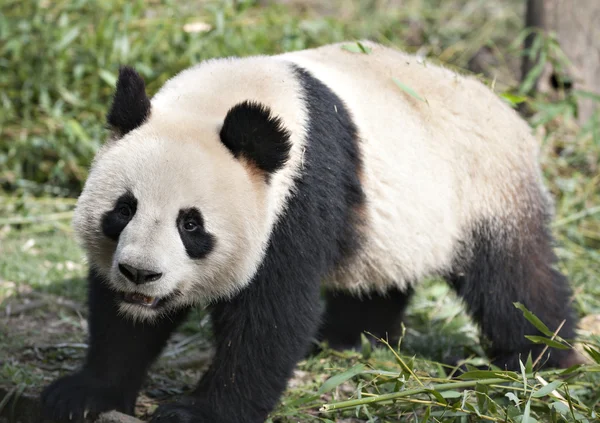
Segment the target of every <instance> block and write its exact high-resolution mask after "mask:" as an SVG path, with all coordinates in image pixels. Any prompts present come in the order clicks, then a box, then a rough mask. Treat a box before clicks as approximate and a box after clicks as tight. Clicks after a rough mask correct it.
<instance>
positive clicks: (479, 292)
mask: <svg viewBox="0 0 600 423" xmlns="http://www.w3.org/2000/svg"><path fill="white" fill-rule="evenodd" d="M536 201H537V204H540V202H539V201H541V200H536ZM528 219H529V221H522V222H520V228H519V230H518V233H517V232H515V233H509V232H505V231H503V230H500V229H498V228H505V227H506V222H492V221H481V222H479V223H477V224H476V225H475V226H474V227H473V228H472V233H471V236H470V238H469V240H468V241H466V242H465V251H463V252H462V254H459V255H458V256H457V259H456V265H455V271H454V273H453V274H452V275H450V276H449V277H448V280H449V282H450V283H451V285H452V286H453V287H454V288H455V289H456V291H457V293H458V294H459V295H460V296H461V297H462V298H463V299H464V300H465V302H466V305H467V308H468V310H469V312H470V313H471V314H472V315H473V317H474V318H475V320H476V321H477V322H478V323H479V325H480V327H481V331H482V333H483V335H484V336H485V337H486V338H487V340H489V341H490V343H491V347H490V348H489V351H488V354H489V356H490V357H491V358H492V360H493V363H494V364H495V365H497V366H499V367H501V368H508V369H512V370H518V369H519V359H521V360H522V361H523V362H525V361H527V356H528V354H529V353H530V352H531V354H532V358H533V360H535V359H536V358H537V356H538V355H539V354H540V353H541V351H542V350H543V348H544V345H539V344H538V345H534V344H532V343H530V342H529V341H528V340H527V339H526V338H525V335H541V334H540V333H538V331H537V329H535V327H534V326H533V325H531V324H530V323H529V322H528V321H527V320H526V319H525V318H524V317H523V314H522V312H521V311H520V310H518V309H516V308H515V307H514V305H513V303H515V302H520V303H522V304H524V305H525V307H527V309H529V310H530V311H531V312H533V313H534V314H535V315H536V316H537V317H539V318H540V319H541V320H542V321H543V322H544V323H545V324H546V325H547V326H548V328H549V329H550V330H551V331H555V330H556V329H557V328H558V326H559V325H560V323H561V322H562V321H563V320H565V321H566V322H565V324H564V325H563V327H562V329H561V330H560V332H559V335H560V336H561V337H563V338H566V339H572V338H574V337H575V326H576V319H575V317H574V313H573V309H572V307H571V304H570V301H571V294H572V293H571V289H570V288H569V284H568V282H567V280H566V278H565V277H564V276H563V275H562V274H561V273H560V272H559V271H558V270H556V269H555V268H554V265H555V264H556V256H555V255H554V252H553V251H552V237H551V235H550V233H549V230H548V226H547V221H548V217H547V216H545V215H544V214H543V213H542V212H531V213H530V214H529V217H528ZM571 354H572V351H565V350H555V349H550V350H549V351H548V353H547V354H546V355H545V357H544V359H543V360H541V363H542V364H545V365H547V366H549V367H565V366H566V365H567V366H568V363H569V359H570V357H572V355H571Z"/></svg>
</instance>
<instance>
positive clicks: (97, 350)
mask: <svg viewBox="0 0 600 423" xmlns="http://www.w3.org/2000/svg"><path fill="white" fill-rule="evenodd" d="M88 290H89V317H88V323H89V328H88V330H89V341H88V342H89V348H88V353H87V357H86V360H85V365H84V366H83V368H82V369H81V370H79V371H77V372H76V373H74V374H71V375H69V376H66V377H63V378H60V379H58V380H56V381H55V382H54V383H52V384H51V385H50V386H48V387H47V388H46V389H45V390H44V391H43V392H42V405H43V406H44V409H45V410H46V412H47V417H48V418H50V419H53V421H56V422H63V421H64V422H72V423H80V422H82V421H83V413H84V411H85V410H88V411H89V412H90V415H91V416H94V415H96V414H98V413H101V412H103V411H107V410H113V409H115V410H118V411H121V412H124V413H127V414H133V411H134V406H135V400H136V398H137V394H138V391H139V390H140V388H141V386H142V382H143V380H144V378H145V376H146V372H147V370H148V368H149V367H150V364H151V363H152V362H153V361H154V359H155V358H156V357H157V356H158V354H159V353H160V351H161V350H162V348H163V347H164V346H165V344H166V342H167V339H168V337H169V335H170V334H171V333H172V331H173V330H174V329H175V328H176V327H177V326H178V325H179V323H181V322H182V321H183V318H184V317H185V315H186V314H187V310H181V311H179V312H177V313H173V314H170V315H168V316H165V318H163V319H160V320H158V321H157V322H155V323H153V324H152V323H136V324H134V323H132V322H131V320H129V319H126V318H124V317H123V316H122V315H119V313H118V309H117V304H118V301H120V294H117V293H115V292H113V291H111V290H110V289H109V288H108V287H107V285H106V283H105V282H104V281H103V280H102V278H101V277H100V276H99V275H98V274H97V273H96V272H95V271H94V270H93V269H91V270H90V273H89V279H88ZM69 415H71V416H72V417H73V419H72V420H70V419H69Z"/></svg>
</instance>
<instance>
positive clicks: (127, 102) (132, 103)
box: [106, 66, 150, 136]
mask: <svg viewBox="0 0 600 423" xmlns="http://www.w3.org/2000/svg"><path fill="white" fill-rule="evenodd" d="M149 116H150V99H149V98H148V96H147V95H146V85H145V84H144V79H143V78H142V77H141V76H140V74H139V73H137V72H136V71H135V70H134V69H133V68H131V67H128V66H123V67H121V68H120V69H119V79H118V81H117V89H116V91H115V95H114V98H113V103H112V106H111V108H110V111H109V112H108V115H107V117H106V120H107V122H108V124H109V125H110V127H111V128H112V129H113V130H114V131H116V132H117V133H118V134H119V135H121V136H122V135H125V134H126V133H128V132H130V131H133V130H134V129H135V128H137V127H138V126H140V125H142V124H143V123H144V122H145V121H146V119H148V117H149Z"/></svg>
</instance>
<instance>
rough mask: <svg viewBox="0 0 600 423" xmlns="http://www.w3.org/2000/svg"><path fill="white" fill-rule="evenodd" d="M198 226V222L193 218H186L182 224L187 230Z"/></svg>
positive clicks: (193, 229)
mask: <svg viewBox="0 0 600 423" xmlns="http://www.w3.org/2000/svg"><path fill="white" fill-rule="evenodd" d="M197 228H198V224H197V223H196V222H195V221H194V220H186V221H185V223H184V224H183V229H185V230H186V231H188V232H192V231H195V230H196V229H197Z"/></svg>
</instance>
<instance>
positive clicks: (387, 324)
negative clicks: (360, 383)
mask: <svg viewBox="0 0 600 423" xmlns="http://www.w3.org/2000/svg"><path fill="white" fill-rule="evenodd" d="M411 294H412V289H411V288H407V290H406V291H401V290H399V289H396V288H393V289H390V290H388V291H387V292H386V293H384V294H381V293H378V292H372V293H369V294H362V295H360V296H359V295H356V294H353V293H349V292H346V291H340V290H327V291H326V293H325V300H326V308H325V314H324V316H323V323H322V326H321V329H320V330H319V340H320V341H326V342H327V344H328V345H329V347H331V348H333V349H337V350H344V349H357V348H359V347H360V344H361V334H362V333H364V332H368V333H370V334H373V335H374V336H376V337H377V338H382V339H386V340H388V341H389V342H390V343H394V342H396V341H397V340H398V337H399V335H400V330H401V322H402V318H403V316H404V311H405V309H406V306H407V305H408V302H409V300H410V297H411ZM369 338H370V339H372V338H371V337H369ZM372 340H373V339H372Z"/></svg>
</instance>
